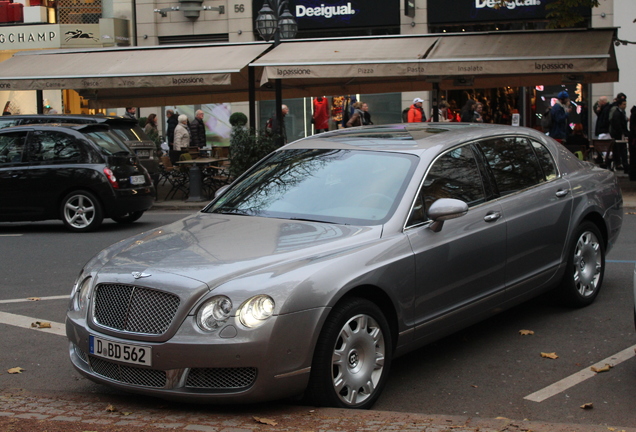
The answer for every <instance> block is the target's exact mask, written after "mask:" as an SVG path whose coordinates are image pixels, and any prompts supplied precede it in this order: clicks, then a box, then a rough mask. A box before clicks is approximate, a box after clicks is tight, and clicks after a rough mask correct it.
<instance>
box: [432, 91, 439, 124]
mask: <svg viewBox="0 0 636 432" xmlns="http://www.w3.org/2000/svg"><path fill="white" fill-rule="evenodd" d="M438 97H439V83H438V82H434V83H433V121H434V122H435V123H437V122H439V108H438V105H437V98H438Z"/></svg>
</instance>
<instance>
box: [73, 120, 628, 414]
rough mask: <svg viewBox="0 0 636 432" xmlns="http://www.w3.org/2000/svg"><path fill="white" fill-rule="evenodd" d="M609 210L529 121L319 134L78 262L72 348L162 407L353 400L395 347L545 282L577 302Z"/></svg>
mask: <svg viewBox="0 0 636 432" xmlns="http://www.w3.org/2000/svg"><path fill="white" fill-rule="evenodd" d="M622 207H623V199H622V195H621V191H620V188H619V186H618V184H617V181H616V177H615V176H614V173H613V172H611V171H609V170H606V169H602V168H599V167H597V166H594V165H592V164H591V163H588V162H582V161H579V160H578V159H577V158H576V157H575V156H574V155H573V154H571V153H570V152H569V151H568V150H567V149H565V148H564V147H562V146H561V145H560V144H558V143H556V142H555V141H553V140H552V139H550V138H548V137H547V136H545V135H543V134H541V133H539V132H536V131H534V130H531V129H526V128H519V127H506V126H494V125H475V124H443V125H442V124H435V123H421V124H399V125H389V126H380V127H378V126H371V127H363V128H352V129H346V130H339V131H334V132H327V133H323V134H319V135H316V136H313V137H310V138H306V139H302V140H299V141H296V142H294V143H292V144H289V145H287V146H284V147H282V148H280V149H279V150H277V151H275V152H274V153H272V154H270V155H269V156H267V157H266V158H264V159H263V160H261V161H260V162H259V163H258V164H256V165H255V166H254V167H252V168H251V169H250V170H249V171H247V172H246V173H245V174H243V175H242V176H241V177H239V178H238V179H236V180H235V181H234V182H233V183H232V184H231V185H230V186H229V187H228V188H226V189H225V190H221V191H219V193H217V196H216V198H215V199H214V200H213V201H212V202H211V203H210V204H209V205H208V206H207V207H206V208H205V209H203V210H202V211H200V212H197V213H196V214H193V215H191V216H189V217H186V218H185V219H183V220H180V221H178V222H175V223H173V224H170V225H167V226H164V227H161V228H157V229H154V230H151V231H148V232H145V233H143V234H139V235H137V236H135V237H133V238H130V239H128V240H125V241H122V242H119V243H117V244H115V245H113V246H111V247H109V248H107V249H105V250H104V251H102V252H101V253H99V254H98V255H97V256H95V257H94V258H92V259H91V260H90V261H89V262H88V263H87V264H86V266H85V267H84V269H83V270H82V271H81V273H80V275H79V277H78V279H77V281H76V283H75V285H74V286H73V290H72V293H71V300H70V306H69V310H68V316H67V320H66V331H67V335H68V339H69V342H70V343H69V354H70V358H71V361H72V363H73V366H74V367H75V368H76V369H77V370H78V371H79V372H80V373H81V374H83V375H85V376H86V377H88V378H90V379H92V380H94V381H96V382H99V383H103V384H106V385H109V386H112V387H116V388H119V389H122V390H127V391H131V392H136V393H143V394H147V395H153V396H158V397H163V398H167V399H179V400H184V401H201V402H210V403H238V402H255V401H263V400H273V399H280V398H286V397H292V396H300V395H304V397H305V400H306V401H307V402H308V403H311V404H316V405H325V406H336V407H346V408H369V407H371V406H372V404H373V403H374V402H375V401H376V400H377V399H378V397H379V396H380V393H381V391H382V388H383V387H384V386H385V384H386V381H387V379H388V377H389V370H390V367H391V360H392V359H393V358H395V357H396V356H399V355H403V354H405V353H407V352H409V351H412V350H414V349H416V348H418V347H421V346H422V345H424V344H426V343H429V342H431V341H433V340H435V339H438V338H441V337H443V336H445V335H447V334H449V333H452V332H455V331H457V330H458V329H461V328H463V327H466V326H469V325H471V324H472V323H475V322H477V321H479V320H482V319H484V318H487V317H489V316H491V315H492V314H494V313H496V312H497V311H501V310H502V309H505V308H509V307H511V306H514V305H516V304H518V303H520V302H522V301H525V300H527V299H529V298H531V297H533V296H536V295H538V294H540V293H543V292H546V291H550V292H552V293H553V294H554V297H555V298H558V299H559V300H561V301H564V302H566V303H567V304H569V305H571V306H573V307H581V306H586V305H589V304H591V303H592V302H593V301H594V299H595V298H596V296H597V295H598V294H599V291H600V289H601V285H602V282H603V275H604V270H605V254H606V253H607V251H608V250H609V249H610V248H611V247H612V246H613V244H614V243H615V241H616V239H617V237H618V235H619V231H620V228H621V223H622V217H623V209H622Z"/></svg>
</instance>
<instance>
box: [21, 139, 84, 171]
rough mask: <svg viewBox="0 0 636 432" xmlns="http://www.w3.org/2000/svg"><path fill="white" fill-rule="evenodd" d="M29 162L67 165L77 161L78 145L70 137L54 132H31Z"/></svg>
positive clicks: (79, 152) (78, 155)
mask: <svg viewBox="0 0 636 432" xmlns="http://www.w3.org/2000/svg"><path fill="white" fill-rule="evenodd" d="M28 148H29V152H28V159H29V161H30V162H44V163H68V162H72V161H77V160H79V158H80V156H81V151H80V144H79V143H78V142H77V140H76V139H75V138H74V137H73V136H71V135H67V134H65V133H62V132H56V131H33V132H31V134H30V135H29V140H28Z"/></svg>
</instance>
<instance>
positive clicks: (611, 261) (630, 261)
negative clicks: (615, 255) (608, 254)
mask: <svg viewBox="0 0 636 432" xmlns="http://www.w3.org/2000/svg"><path fill="white" fill-rule="evenodd" d="M605 262H608V263H623V264H624V263H627V264H636V261H634V260H605Z"/></svg>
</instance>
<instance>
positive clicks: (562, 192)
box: [555, 189, 570, 198]
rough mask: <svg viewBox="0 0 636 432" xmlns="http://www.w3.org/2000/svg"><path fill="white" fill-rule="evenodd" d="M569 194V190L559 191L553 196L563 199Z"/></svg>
mask: <svg viewBox="0 0 636 432" xmlns="http://www.w3.org/2000/svg"><path fill="white" fill-rule="evenodd" d="M569 193H570V189H559V190H558V191H557V192H556V194H555V195H556V196H558V197H559V198H563V197H564V196H566V195H567V194H569Z"/></svg>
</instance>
